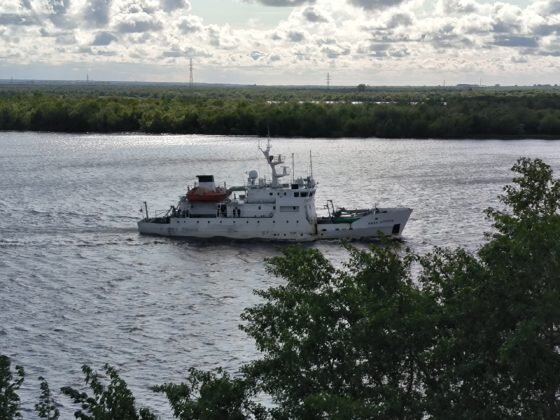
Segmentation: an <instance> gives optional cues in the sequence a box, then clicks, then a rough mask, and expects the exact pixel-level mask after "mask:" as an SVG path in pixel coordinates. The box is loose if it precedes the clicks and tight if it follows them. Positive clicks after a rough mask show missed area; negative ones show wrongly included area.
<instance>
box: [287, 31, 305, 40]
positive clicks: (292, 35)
mask: <svg viewBox="0 0 560 420" xmlns="http://www.w3.org/2000/svg"><path fill="white" fill-rule="evenodd" d="M288 39H289V40H290V41H292V42H301V41H303V40H304V39H305V35H304V34H303V33H302V32H298V31H290V32H288Z"/></svg>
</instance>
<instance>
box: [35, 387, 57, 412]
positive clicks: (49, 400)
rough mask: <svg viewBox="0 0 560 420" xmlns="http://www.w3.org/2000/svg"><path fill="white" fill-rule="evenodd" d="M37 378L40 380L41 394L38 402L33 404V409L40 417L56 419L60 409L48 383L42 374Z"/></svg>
mask: <svg viewBox="0 0 560 420" xmlns="http://www.w3.org/2000/svg"><path fill="white" fill-rule="evenodd" d="M39 380H40V381H41V385H40V388H41V395H40V397H39V402H38V403H37V404H35V411H36V412H37V415H38V416H39V418H41V419H45V420H57V419H58V418H59V417H60V411H59V410H58V407H57V403H56V400H55V399H54V397H53V395H52V393H51V390H50V388H49V384H48V382H47V381H46V380H45V378H43V377H42V376H39Z"/></svg>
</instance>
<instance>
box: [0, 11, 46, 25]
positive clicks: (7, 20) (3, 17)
mask: <svg viewBox="0 0 560 420" xmlns="http://www.w3.org/2000/svg"><path fill="white" fill-rule="evenodd" d="M37 23H38V22H37V19H35V18H34V17H31V16H25V15H18V14H15V13H0V25H18V26H20V25H22V26H23V25H35V24H37Z"/></svg>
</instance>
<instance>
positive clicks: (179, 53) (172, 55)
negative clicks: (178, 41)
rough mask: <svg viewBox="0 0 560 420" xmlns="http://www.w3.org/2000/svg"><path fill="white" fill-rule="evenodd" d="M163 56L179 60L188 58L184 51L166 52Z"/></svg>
mask: <svg viewBox="0 0 560 420" xmlns="http://www.w3.org/2000/svg"><path fill="white" fill-rule="evenodd" d="M161 56H162V57H164V58H179V57H184V56H186V54H185V53H184V52H183V51H177V50H173V51H164V52H163V53H162V54H161Z"/></svg>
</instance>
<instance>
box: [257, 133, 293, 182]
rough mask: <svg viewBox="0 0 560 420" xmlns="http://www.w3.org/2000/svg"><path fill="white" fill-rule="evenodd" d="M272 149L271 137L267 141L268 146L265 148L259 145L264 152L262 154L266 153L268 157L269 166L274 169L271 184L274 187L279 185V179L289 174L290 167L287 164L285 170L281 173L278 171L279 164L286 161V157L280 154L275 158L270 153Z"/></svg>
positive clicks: (265, 155) (266, 157)
mask: <svg viewBox="0 0 560 420" xmlns="http://www.w3.org/2000/svg"><path fill="white" fill-rule="evenodd" d="M270 149H272V146H271V144H270V138H269V139H268V141H267V143H266V148H265V149H263V148H262V147H260V146H259V150H260V151H261V152H262V154H263V155H264V157H265V159H266V163H268V166H270V169H271V171H272V183H271V185H272V186H273V187H277V186H278V185H279V183H278V180H279V179H280V178H282V177H284V176H286V175H288V168H287V167H286V166H283V167H282V168H283V171H282V173H281V174H279V173H278V172H276V167H277V166H278V165H281V164H283V163H284V159H283V158H282V155H278V156H277V157H276V160H275V159H274V156H273V155H271V154H270Z"/></svg>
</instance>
